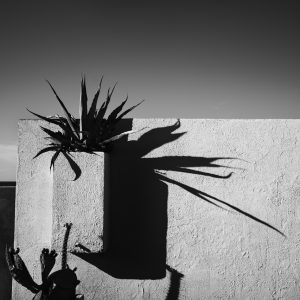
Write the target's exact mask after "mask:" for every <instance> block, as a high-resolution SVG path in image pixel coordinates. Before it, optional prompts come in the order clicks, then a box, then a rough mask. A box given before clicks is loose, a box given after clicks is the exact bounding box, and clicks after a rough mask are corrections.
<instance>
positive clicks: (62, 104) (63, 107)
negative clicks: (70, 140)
mask: <svg viewBox="0 0 300 300" xmlns="http://www.w3.org/2000/svg"><path fill="white" fill-rule="evenodd" d="M46 81H47V83H48V84H49V85H50V87H51V89H52V91H53V93H54V95H55V96H56V99H57V100H58V102H59V104H60V105H61V107H62V109H63V111H64V113H65V116H66V118H67V121H68V124H69V125H70V127H71V129H72V132H73V133H74V135H75V136H76V137H77V138H79V134H78V132H77V130H75V128H74V124H73V122H72V116H71V114H70V113H69V111H68V110H67V108H66V106H65V105H64V103H63V102H62V100H61V99H60V98H59V96H58V94H57V93H56V91H55V89H54V87H53V86H52V85H51V83H50V82H49V81H48V80H46Z"/></svg>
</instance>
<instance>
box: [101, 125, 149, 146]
mask: <svg viewBox="0 0 300 300" xmlns="http://www.w3.org/2000/svg"><path fill="white" fill-rule="evenodd" d="M145 128H146V127H144V128H142V129H138V130H129V131H125V132H122V133H120V134H117V135H115V136H113V137H111V138H109V139H106V140H105V141H103V142H101V144H108V143H111V142H114V141H116V140H119V139H120V138H122V137H123V136H126V135H129V134H132V133H136V132H139V131H141V130H144V129H145Z"/></svg>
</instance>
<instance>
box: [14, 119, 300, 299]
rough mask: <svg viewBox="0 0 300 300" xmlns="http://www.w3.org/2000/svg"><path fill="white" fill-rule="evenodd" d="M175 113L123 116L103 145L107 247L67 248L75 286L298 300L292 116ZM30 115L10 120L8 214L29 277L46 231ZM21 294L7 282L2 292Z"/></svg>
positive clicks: (299, 221)
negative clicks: (96, 250)
mask: <svg viewBox="0 0 300 300" xmlns="http://www.w3.org/2000/svg"><path fill="white" fill-rule="evenodd" d="M175 123H176V120H174V119H134V120H132V122H130V121H129V122H127V123H126V122H125V123H124V128H125V129H128V127H130V128H133V129H140V128H143V127H145V126H147V127H148V128H147V129H145V130H143V131H142V132H139V133H136V134H134V135H132V136H130V138H129V140H130V141H129V142H127V143H125V142H120V143H117V144H116V145H115V150H114V151H113V152H112V154H111V158H110V164H111V167H110V184H109V186H110V192H111V195H110V199H109V201H110V211H109V216H110V225H109V226H110V227H109V235H110V246H109V248H108V249H107V252H106V253H105V255H103V256H102V255H98V256H97V255H96V256H95V255H94V256H89V255H86V256H84V255H81V256H80V255H73V254H70V255H69V261H68V263H69V265H70V267H75V266H76V267H77V268H78V271H77V275H78V277H79V279H80V280H81V283H80V285H79V287H78V292H81V293H83V294H84V295H85V297H86V298H85V299H89V300H93V299H94V300H96V299H166V296H167V294H168V292H169V293H171V294H172V295H176V293H178V294H179V299H299V297H300V287H299V280H300V260H299V257H300V205H299V197H300V174H299V170H300V155H299V154H300V120H181V124H180V126H179V125H178V124H177V126H173V125H174V124H175ZM40 124H43V125H45V123H44V122H41V121H30V120H29V121H28V120H27V121H26V120H24V121H21V122H20V123H19V163H18V176H17V197H16V220H15V221H16V225H15V245H16V246H19V247H20V248H21V255H22V257H23V258H24V260H25V261H26V263H27V264H28V268H29V270H30V271H31V272H32V273H33V275H34V278H35V279H37V281H39V280H40V278H39V276H40V275H39V273H40V271H39V265H38V259H39V258H38V257H39V252H40V250H41V249H42V248H43V247H45V246H47V247H50V246H51V239H55V238H56V237H55V236H54V237H53V236H52V235H53V231H52V209H53V204H52V201H51V199H53V196H52V186H53V182H52V176H51V175H50V172H49V158H50V157H49V156H47V155H45V156H41V157H40V158H38V159H36V160H34V161H32V157H33V156H34V155H35V154H36V152H37V151H38V150H39V149H40V148H41V147H42V145H43V143H44V140H43V134H42V132H41V130H40V129H39V125H40ZM172 126H173V127H172ZM152 129H153V130H152ZM180 132H186V133H185V134H183V135H180V134H179V133H180ZM215 157H218V158H220V159H219V160H214V159H213V158H215ZM231 172H233V174H232V175H231V176H229V175H230V173H231ZM87 184H89V183H87ZM220 201H223V202H220ZM214 204H217V205H219V206H220V207H218V206H216V205H214ZM227 204H229V205H231V207H230V206H228V205H227ZM233 206H234V207H236V208H238V209H240V210H242V211H243V212H245V213H240V212H237V211H236V210H234V207H233ZM249 216H253V217H256V218H258V221H257V220H254V219H253V218H251V217H249ZM263 222H265V223H267V224H270V225H271V226H273V227H274V228H276V229H277V230H278V231H281V232H283V233H284V234H285V235H286V237H284V236H283V235H281V234H280V233H278V232H277V231H276V230H274V229H272V228H270V226H267V225H265V224H264V223H263ZM85 228H86V230H87V231H88V230H89V228H88V227H85ZM87 234H88V232H87ZM56 250H58V251H59V250H60V248H59V249H56ZM58 259H59V257H58ZM167 265H168V266H170V267H171V268H173V269H176V270H177V271H178V272H180V273H181V274H183V277H182V278H181V281H179V280H178V278H177V280H176V276H174V273H172V272H170V269H167V268H168V267H167ZM175 275H176V274H175ZM170 287H171V291H170ZM31 297H32V295H31V294H30V293H27V292H26V291H25V290H24V289H23V288H22V287H20V286H16V285H14V288H13V299H31ZM170 299H171V298H170Z"/></svg>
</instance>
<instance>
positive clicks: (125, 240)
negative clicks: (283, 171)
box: [74, 119, 283, 279]
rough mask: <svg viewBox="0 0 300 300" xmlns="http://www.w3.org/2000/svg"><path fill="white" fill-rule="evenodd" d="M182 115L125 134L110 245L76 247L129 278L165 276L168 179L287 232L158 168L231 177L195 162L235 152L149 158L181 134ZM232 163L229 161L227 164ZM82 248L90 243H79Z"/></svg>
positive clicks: (114, 172) (115, 164)
mask: <svg viewBox="0 0 300 300" xmlns="http://www.w3.org/2000/svg"><path fill="white" fill-rule="evenodd" d="M121 126H122V129H124V127H126V128H125V129H126V130H130V129H131V128H132V120H129V119H128V120H123V123H122V124H121ZM179 127H180V121H177V122H176V123H175V124H174V125H171V126H167V127H160V128H155V129H151V130H149V131H147V132H146V133H144V134H143V135H142V136H141V137H140V138H139V139H138V140H136V141H135V140H133V141H126V139H123V140H119V141H118V142H117V143H116V144H115V147H114V150H113V151H112V153H111V162H110V173H111V175H110V196H109V200H108V202H109V204H108V205H109V217H108V218H109V221H108V222H109V224H108V227H107V228H108V229H107V230H108V236H109V241H108V242H109V247H108V250H107V252H105V253H101V254H100V253H89V250H88V249H86V248H85V249H86V253H74V254H75V255H77V256H78V257H80V258H82V259H84V260H85V261H87V262H89V263H91V264H93V265H94V266H96V267H97V268H99V269H101V270H102V271H104V272H106V273H108V274H109V275H111V276H113V277H116V278H123V279H160V278H164V277H165V276H166V268H170V267H168V266H167V265H166V237H167V224H168V215H167V203H168V185H167V183H171V184H174V185H177V186H179V187H181V188H182V189H184V190H185V191H187V192H189V193H191V194H193V195H194V196H196V197H198V198H199V199H201V200H203V201H206V202H208V203H210V204H212V205H215V206H218V207H222V208H223V209H231V210H235V211H237V212H239V213H241V214H243V215H245V216H247V217H249V218H251V219H253V220H255V221H257V222H259V223H261V224H263V225H265V226H267V227H269V228H271V229H273V230H275V231H277V232H278V233H280V234H281V235H283V233H282V232H280V231H279V230H278V229H276V228H275V227H273V226H271V225H270V224H268V223H266V222H264V221H263V220H260V219H258V218H256V217H255V216H253V215H251V214H249V213H247V212H245V211H243V210H241V209H239V208H238V207H236V206H233V205H231V204H229V203H227V202H225V201H223V200H220V199H218V198H216V197H214V196H212V195H209V194H208V193H205V192H203V191H201V190H198V189H195V188H193V187H190V186H188V185H186V184H183V183H181V182H178V181H175V180H173V179H170V178H168V177H167V176H165V175H164V174H163V173H162V172H160V171H157V170H172V171H178V172H184V173H192V174H195V175H201V176H210V177H214V178H216V179H220V180H225V179H227V178H229V177H230V176H231V175H232V173H229V174H227V175H226V176H220V175H217V174H214V173H209V172H201V171H196V170H193V169H189V168H190V167H206V168H207V167H212V168H220V167H226V166H223V165H220V164H218V163H217V161H218V160H222V159H223V160H226V159H233V158H230V157H227V158H226V157H210V158H207V157H191V156H165V157H157V158H145V157H144V156H146V155H147V154H148V153H149V152H151V151H152V150H154V149H156V148H158V147H161V146H163V145H164V144H166V143H170V142H173V141H175V140H177V139H179V138H180V137H181V136H182V135H184V134H185V132H182V133H174V131H175V130H177V129H179ZM226 168H228V167H226ZM79 245H80V246H81V247H82V248H84V246H85V245H81V244H79Z"/></svg>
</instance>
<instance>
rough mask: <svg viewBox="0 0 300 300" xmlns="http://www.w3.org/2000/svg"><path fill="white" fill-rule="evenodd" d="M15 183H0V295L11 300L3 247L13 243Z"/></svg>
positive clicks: (9, 279)
mask: <svg viewBox="0 0 300 300" xmlns="http://www.w3.org/2000/svg"><path fill="white" fill-rule="evenodd" d="M15 192H16V183H15V182H0V295H1V299H3V300H9V299H11V298H10V297H11V296H10V295H11V276H10V274H9V272H8V268H7V265H6V262H5V258H4V249H5V245H6V244H7V245H12V244H13V241H14V215H15Z"/></svg>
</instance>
